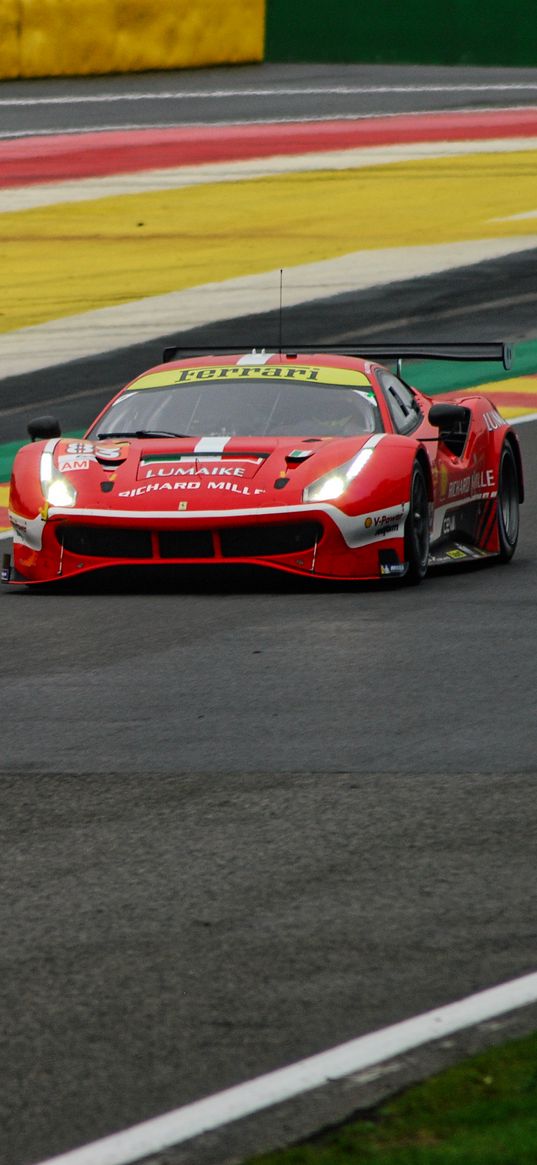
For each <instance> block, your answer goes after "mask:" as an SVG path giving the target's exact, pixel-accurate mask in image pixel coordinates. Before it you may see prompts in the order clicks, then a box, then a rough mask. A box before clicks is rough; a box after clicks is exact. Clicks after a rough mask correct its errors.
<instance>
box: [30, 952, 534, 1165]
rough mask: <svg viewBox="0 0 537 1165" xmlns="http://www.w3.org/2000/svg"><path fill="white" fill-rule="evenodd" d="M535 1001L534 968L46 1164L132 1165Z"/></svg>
mask: <svg viewBox="0 0 537 1165" xmlns="http://www.w3.org/2000/svg"><path fill="white" fill-rule="evenodd" d="M536 1002H537V973H535V972H534V973H533V974H531V975H524V976H522V977H521V978H519V979H513V980H511V982H509V983H503V984H501V986H499V987H492V988H489V989H488V990H485V991H479V992H477V993H476V994H475V995H470V996H468V997H467V998H466V999H461V1000H459V1002H457V1003H450V1004H447V1006H445V1007H440V1008H437V1009H435V1010H434V1011H428V1012H425V1013H424V1014H422V1015H417V1016H415V1017H414V1018H412V1019H407V1020H403V1022H402V1023H396V1024H393V1025H392V1026H391V1027H387V1028H382V1029H381V1030H380V1031H376V1032H371V1033H370V1034H369V1035H366V1036H360V1037H359V1038H358V1039H355V1040H350V1041H349V1042H348V1043H345V1044H340V1045H339V1046H338V1047H336V1048H331V1049H330V1050H329V1051H326V1052H320V1053H319V1054H318V1055H316V1056H309V1057H308V1058H307V1059H305V1060H299V1061H298V1062H297V1063H295V1064H291V1065H289V1067H287V1068H280V1069H278V1070H276V1071H275V1072H268V1073H267V1074H266V1075H264V1076H258V1077H256V1078H255V1079H254V1080H248V1081H246V1082H245V1083H244V1084H238V1085H236V1086H235V1087H234V1088H227V1089H226V1090H225V1091H224V1092H217V1093H215V1095H214V1096H207V1097H205V1098H204V1099H203V1100H198V1101H195V1102H194V1103H193V1104H187V1105H185V1106H184V1107H183V1108H177V1109H175V1110H174V1111H173V1112H169V1113H165V1114H164V1115H163V1116H159V1117H155V1118H154V1119H153V1120H147V1121H144V1122H143V1123H142V1124H139V1125H135V1126H134V1127H133V1128H130V1129H126V1130H125V1131H124V1132H121V1133H114V1134H112V1136H109V1137H104V1138H103V1139H102V1140H99V1141H94V1142H93V1143H92V1144H90V1145H85V1146H82V1147H81V1148H80V1149H74V1150H72V1151H71V1152H68V1153H62V1154H61V1155H60V1156H59V1157H53V1158H50V1159H49V1160H48V1161H46V1162H42V1163H41V1165H130V1163H131V1162H134V1161H140V1160H141V1159H142V1158H143V1157H149V1156H153V1155H154V1154H157V1153H160V1152H162V1151H164V1150H166V1149H169V1148H171V1147H172V1146H173V1145H179V1144H182V1143H183V1142H184V1141H189V1140H191V1139H192V1138H193V1137H198V1136H200V1135H201V1134H202V1133H206V1132H209V1131H211V1130H214V1129H220V1128H223V1127H224V1126H225V1125H228V1124H230V1123H231V1122H232V1121H237V1120H241V1119H242V1118H243V1117H246V1116H251V1115H253V1114H254V1113H257V1112H261V1111H262V1110H263V1109H266V1108H270V1107H272V1106H273V1105H275V1104H281V1103H283V1102H284V1101H286V1100H290V1099H292V1098H293V1097H296V1096H301V1095H303V1093H305V1092H311V1091H312V1090H313V1089H315V1088H321V1087H323V1086H324V1085H326V1084H328V1083H330V1082H331V1081H334V1080H342V1079H343V1078H344V1077H346V1076H350V1075H352V1074H353V1073H354V1072H359V1071H362V1070H363V1069H365V1068H371V1067H373V1065H376V1064H381V1063H383V1062H385V1061H386V1060H391V1059H393V1058H394V1057H395V1056H400V1055H402V1054H404V1053H405V1052H408V1051H410V1050H411V1049H412V1048H419V1047H421V1046H422V1045H423V1044H427V1043H430V1042H431V1041H433V1040H438V1039H442V1038H444V1037H445V1036H448V1035H450V1034H451V1033H453V1032H458V1031H463V1030H464V1029H465V1028H468V1027H474V1026H475V1025H476V1024H478V1023H483V1022H484V1021H485V1020H490V1019H492V1018H493V1017H494V1016H497V1015H504V1014H505V1013H506V1012H509V1011H514V1010H516V1009H518V1008H520V1007H527V1006H528V1005H529V1004H531V1003H536Z"/></svg>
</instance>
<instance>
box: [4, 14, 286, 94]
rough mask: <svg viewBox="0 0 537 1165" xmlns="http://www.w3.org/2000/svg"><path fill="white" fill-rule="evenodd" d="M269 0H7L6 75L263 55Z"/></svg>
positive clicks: (211, 62) (192, 64) (195, 62)
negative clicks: (266, 8)
mask: <svg viewBox="0 0 537 1165" xmlns="http://www.w3.org/2000/svg"><path fill="white" fill-rule="evenodd" d="M264 25H265V0H0V77H3V78H7V77H54V76H61V75H63V76H68V75H70V74H88V73H123V72H136V71H141V70H143V69H176V68H189V67H195V66H201V65H220V64H233V63H236V62H239V61H259V60H262V58H263V40H264Z"/></svg>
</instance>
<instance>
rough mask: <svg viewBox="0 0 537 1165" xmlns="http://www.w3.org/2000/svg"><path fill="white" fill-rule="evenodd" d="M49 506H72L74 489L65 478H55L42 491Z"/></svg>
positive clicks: (74, 496) (74, 500)
mask: <svg viewBox="0 0 537 1165" xmlns="http://www.w3.org/2000/svg"><path fill="white" fill-rule="evenodd" d="M43 493H44V495H45V498H46V500H47V502H48V504H49V506H74V504H75V502H76V489H75V487H74V485H71V482H70V481H67V478H65V477H55V478H54V481H51V482H50V483H49V485H47V486H45V489H44V490H43Z"/></svg>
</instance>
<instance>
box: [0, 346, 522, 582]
mask: <svg viewBox="0 0 537 1165" xmlns="http://www.w3.org/2000/svg"><path fill="white" fill-rule="evenodd" d="M181 356H182V358H180V357H181ZM408 356H410V357H415V358H423V357H433V358H439V359H465V360H468V359H475V360H500V361H502V362H503V364H504V366H505V367H506V368H508V367H509V366H510V360H511V353H510V349H509V347H508V346H507V345H505V344H500V343H486V344H472V345H466V344H454V345H445V344H444V345H435V346H432V347H426V346H416V345H411V344H407V345H395V346H386V345H383V346H382V347H381V348H378V347H377V348H374V347H373V346H372V345H366V346H365V347H362V348H361V349H360V353H359V354H358V353H356V354H354V353H350V352H349V349H348V348H347V349H346V350H345V351H343V350H342V349H341V348H334V347H330V348H328V347H323V346H320V347H318V348H316V349H315V350H314V351H312V352H310V353H309V354H308V353H307V351H306V352H305V351H304V350H302V351H301V352H286V353H285V354H284V353H275V354H270V353H268V352H265V351H264V350H262V351H256V350H255V349H254V350H253V351H252V352H248V353H246V354H244V353H243V354H237V353H234V354H229V353H227V354H222V352H219V353H216V352H213V351H209V350H207V349H205V350H203V351H202V352H201V353H198V354H197V355H192V354H191V355H190V356H189V357H188V358H185V355H184V350H183V353H181V350H180V349H167V350H166V352H165V353H164V361H163V363H162V364H159V365H157V366H156V367H154V368H151V369H149V371H148V372H144V373H143V374H142V375H141V376H139V377H138V378H137V379H136V380H133V381H132V382H131V383H130V384H128V385H127V386H126V387H125V388H124V389H122V391H121V392H119V393H118V394H117V396H116V397H114V399H113V400H112V401H111V402H110V404H109V405H107V406H106V408H105V409H103V411H102V412H101V413H100V415H99V416H98V417H97V419H96V420H95V421H94V422H93V424H92V425H91V426H90V428H89V429H88V431H87V433H86V435H85V436H84V438H83V439H77V440H75V439H73V438H69V437H64V438H62V437H61V435H60V427H59V424H58V422H57V421H56V420H55V419H54V418H53V417H41V418H38V419H37V420H35V421H33V422H31V423H30V425H29V426H28V430H29V433H30V436H31V437H32V444H28V445H26V446H24V447H23V448H22V449H21V450H20V451H19V453H18V454H17V457H16V459H15V464H14V467H13V474H12V478H11V489H10V500H9V511H10V520H11V524H12V527H13V557H12V560H9V561H8V562H6V563H5V564H4V569H3V578H4V581H7V582H10V583H21V582H22V583H40V584H42V583H48V582H56V581H58V580H59V579H69V578H73V576H79V575H81V574H83V573H84V572H86V571H92V570H98V569H101V568H103V567H109V566H119V565H125V564H129V565H132V564H149V563H151V564H155V565H159V566H162V565H163V564H172V563H174V564H186V563H196V564H200V563H202V564H206V565H207V566H208V565H210V564H219V565H221V564H223V563H234V564H236V563H247V564H250V565H257V566H260V565H261V566H266V567H271V568H276V569H278V570H283V571H290V572H293V573H295V574H300V575H306V576H309V577H311V576H314V577H316V578H324V579H339V580H349V579H378V578H391V579H405V580H407V581H409V582H412V583H417V582H419V581H420V580H421V579H423V578H424V576H425V575H426V573H427V570H428V568H429V567H430V566H435V565H438V564H445V563H457V562H467V561H468V560H470V559H480V558H487V557H489V556H495V557H496V558H498V559H499V560H500V561H503V562H507V561H508V560H509V559H510V558H511V557H512V555H513V553H514V551H515V547H516V544H517V539H518V529H519V505H520V502H522V500H523V478H522V463H521V457H520V450H519V444H518V440H517V437H516V434H515V432H514V431H513V429H512V428H510V427H509V425H508V424H507V423H506V422H505V420H504V419H503V418H502V417H501V416H500V414H499V413H498V412H497V410H496V408H495V406H494V404H493V403H492V402H491V401H489V400H487V399H486V397H484V396H481V395H480V394H479V393H478V392H475V391H473V390H468V391H466V392H465V393H464V394H461V395H460V396H459V397H458V398H457V399H456V400H454V399H447V398H445V397H444V398H443V399H442V398H440V397H438V396H436V397H435V398H434V400H433V399H432V398H431V397H429V396H426V395H424V394H423V393H422V392H418V391H416V389H413V388H411V387H410V386H409V385H408V384H406V383H405V382H404V380H403V379H402V378H401V361H402V359H403V357H408ZM395 359H397V361H398V373H399V375H395V374H394V373H393V372H391V371H389V369H388V368H387V367H384V366H383V365H382V364H380V363H379V361H380V360H395Z"/></svg>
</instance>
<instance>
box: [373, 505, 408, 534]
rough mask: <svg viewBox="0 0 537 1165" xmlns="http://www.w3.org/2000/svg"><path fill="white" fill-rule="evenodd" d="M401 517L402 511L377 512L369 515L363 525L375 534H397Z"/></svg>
mask: <svg viewBox="0 0 537 1165" xmlns="http://www.w3.org/2000/svg"><path fill="white" fill-rule="evenodd" d="M402 517H403V511H401V513H398V514H377V515H376V516H374V517H371V515H369V516H368V517H367V518H366V519H365V521H364V526H365V528H366V530H369V531H370V532H371V533H372V534H375V535H377V536H378V535H380V534H397V532H398V530H399V525H400V523H401V518H402Z"/></svg>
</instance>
